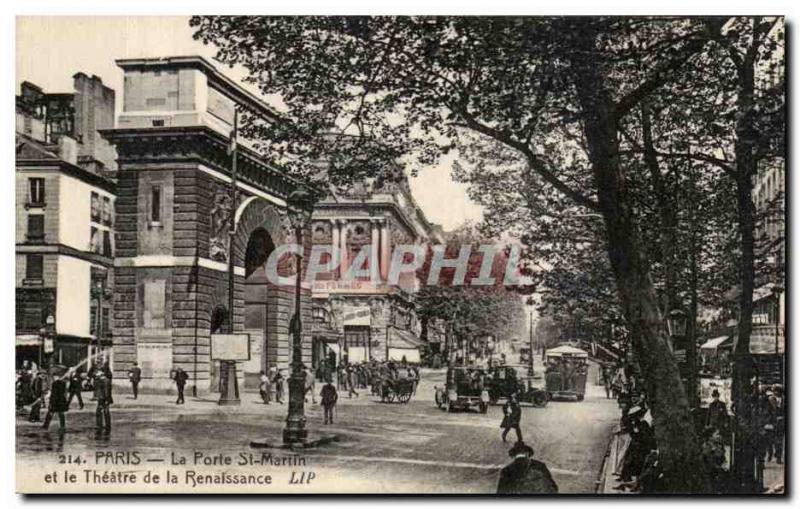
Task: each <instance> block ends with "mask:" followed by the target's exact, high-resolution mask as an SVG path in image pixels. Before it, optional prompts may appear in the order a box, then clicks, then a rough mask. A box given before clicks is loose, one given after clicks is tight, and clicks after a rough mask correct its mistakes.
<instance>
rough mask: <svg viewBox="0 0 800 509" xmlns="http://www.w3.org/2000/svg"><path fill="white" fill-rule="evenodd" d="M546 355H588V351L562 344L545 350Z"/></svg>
mask: <svg viewBox="0 0 800 509" xmlns="http://www.w3.org/2000/svg"><path fill="white" fill-rule="evenodd" d="M545 355H547V356H548V357H562V356H566V357H588V356H589V354H588V352H586V351H584V350H581V349H580V348H575V347H574V346H569V345H562V346H558V347H556V348H551V349H549V350H547V351H546V352H545Z"/></svg>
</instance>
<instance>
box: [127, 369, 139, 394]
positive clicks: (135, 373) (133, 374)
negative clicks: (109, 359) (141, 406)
mask: <svg viewBox="0 0 800 509" xmlns="http://www.w3.org/2000/svg"><path fill="white" fill-rule="evenodd" d="M128 380H130V381H131V387H133V399H138V398H139V382H141V381H142V368H140V367H139V364H138V363H137V362H134V363H133V367H132V368H131V369H129V370H128Z"/></svg>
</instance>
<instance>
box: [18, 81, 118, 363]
mask: <svg viewBox="0 0 800 509" xmlns="http://www.w3.org/2000/svg"><path fill="white" fill-rule="evenodd" d="M112 127H114V91H113V90H111V89H110V88H108V87H106V86H104V85H103V83H102V81H101V80H100V78H98V77H96V76H92V77H88V76H86V75H85V74H83V73H78V74H76V75H75V76H74V91H73V92H70V93H57V94H54V93H45V92H44V91H43V90H42V89H41V88H40V87H38V86H36V85H34V84H32V83H29V82H23V83H22V85H21V92H20V95H18V96H17V98H16V154H15V156H16V172H15V181H16V363H17V365H18V366H19V365H21V364H22V362H23V361H24V360H28V361H32V362H35V363H37V364H39V365H42V364H47V361H48V360H50V361H51V362H56V363H61V364H66V365H70V366H73V365H76V364H79V363H82V362H83V361H87V362H86V364H89V362H88V360H89V359H90V358H91V357H92V356H93V353H94V352H97V351H99V350H103V351H106V352H108V348H109V347H110V345H111V327H110V315H111V290H112V288H113V275H112V274H111V272H112V271H111V270H110V269H111V267H112V258H113V256H114V202H115V194H116V187H115V184H114V182H113V180H112V179H111V178H110V177H112V176H113V173H114V170H115V168H116V161H115V159H116V155H115V153H114V150H113V148H112V147H111V146H110V145H109V144H108V143H107V142H106V141H105V140H103V139H102V138H100V136H99V134H98V130H99V129H106V128H112ZM45 338H47V341H45V340H44V339H45ZM51 340H52V342H51ZM51 345H52V351H51ZM85 367H86V366H85Z"/></svg>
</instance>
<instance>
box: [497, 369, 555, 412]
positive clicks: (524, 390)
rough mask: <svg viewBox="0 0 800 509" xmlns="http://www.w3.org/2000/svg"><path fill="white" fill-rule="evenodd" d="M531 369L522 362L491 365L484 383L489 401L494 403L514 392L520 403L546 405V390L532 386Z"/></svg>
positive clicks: (547, 398)
mask: <svg viewBox="0 0 800 509" xmlns="http://www.w3.org/2000/svg"><path fill="white" fill-rule="evenodd" d="M531 371H532V370H531V367H530V366H529V365H522V364H516V365H510V364H506V365H500V366H493V367H492V368H491V369H490V370H489V376H488V377H487V378H486V383H485V386H486V389H487V390H488V391H489V402H490V403H492V404H496V403H497V401H498V400H499V399H501V398H506V399H508V398H509V397H510V396H511V395H512V394H515V393H516V394H517V400H518V401H519V402H520V403H522V402H527V403H531V404H533V405H534V406H537V407H544V406H547V401H548V400H549V397H548V395H547V391H545V390H543V389H541V388H539V387H535V386H534V377H533V376H531V375H530V374H529V373H530V372H531Z"/></svg>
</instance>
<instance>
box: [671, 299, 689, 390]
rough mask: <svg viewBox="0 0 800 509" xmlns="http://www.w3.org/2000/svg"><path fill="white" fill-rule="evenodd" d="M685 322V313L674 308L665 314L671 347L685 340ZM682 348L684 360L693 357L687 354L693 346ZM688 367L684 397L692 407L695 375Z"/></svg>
mask: <svg viewBox="0 0 800 509" xmlns="http://www.w3.org/2000/svg"><path fill="white" fill-rule="evenodd" d="M686 322H687V317H686V313H685V312H684V311H683V310H682V309H677V308H676V309H673V310H672V311H670V312H669V314H667V332H668V333H669V335H670V337H671V338H673V339H672V341H673V346H674V345H675V342H676V340H677V339H679V338H680V339H685V338H686ZM684 346H685V347H686V349H685V350H684V353H685V355H686V359H685V360H688V359H689V358H692V357H694V352H689V349H692V348H695V345H693V344H688V345H684ZM688 367H689V370H688V371H689V373H688V374H687V377H686V393H687V394H686V396H687V398H688V400H689V405H692V404H693V402H694V400H695V397H694V393H695V388H694V376H695V374H694V371H693V366H691V365H690V366H688Z"/></svg>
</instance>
